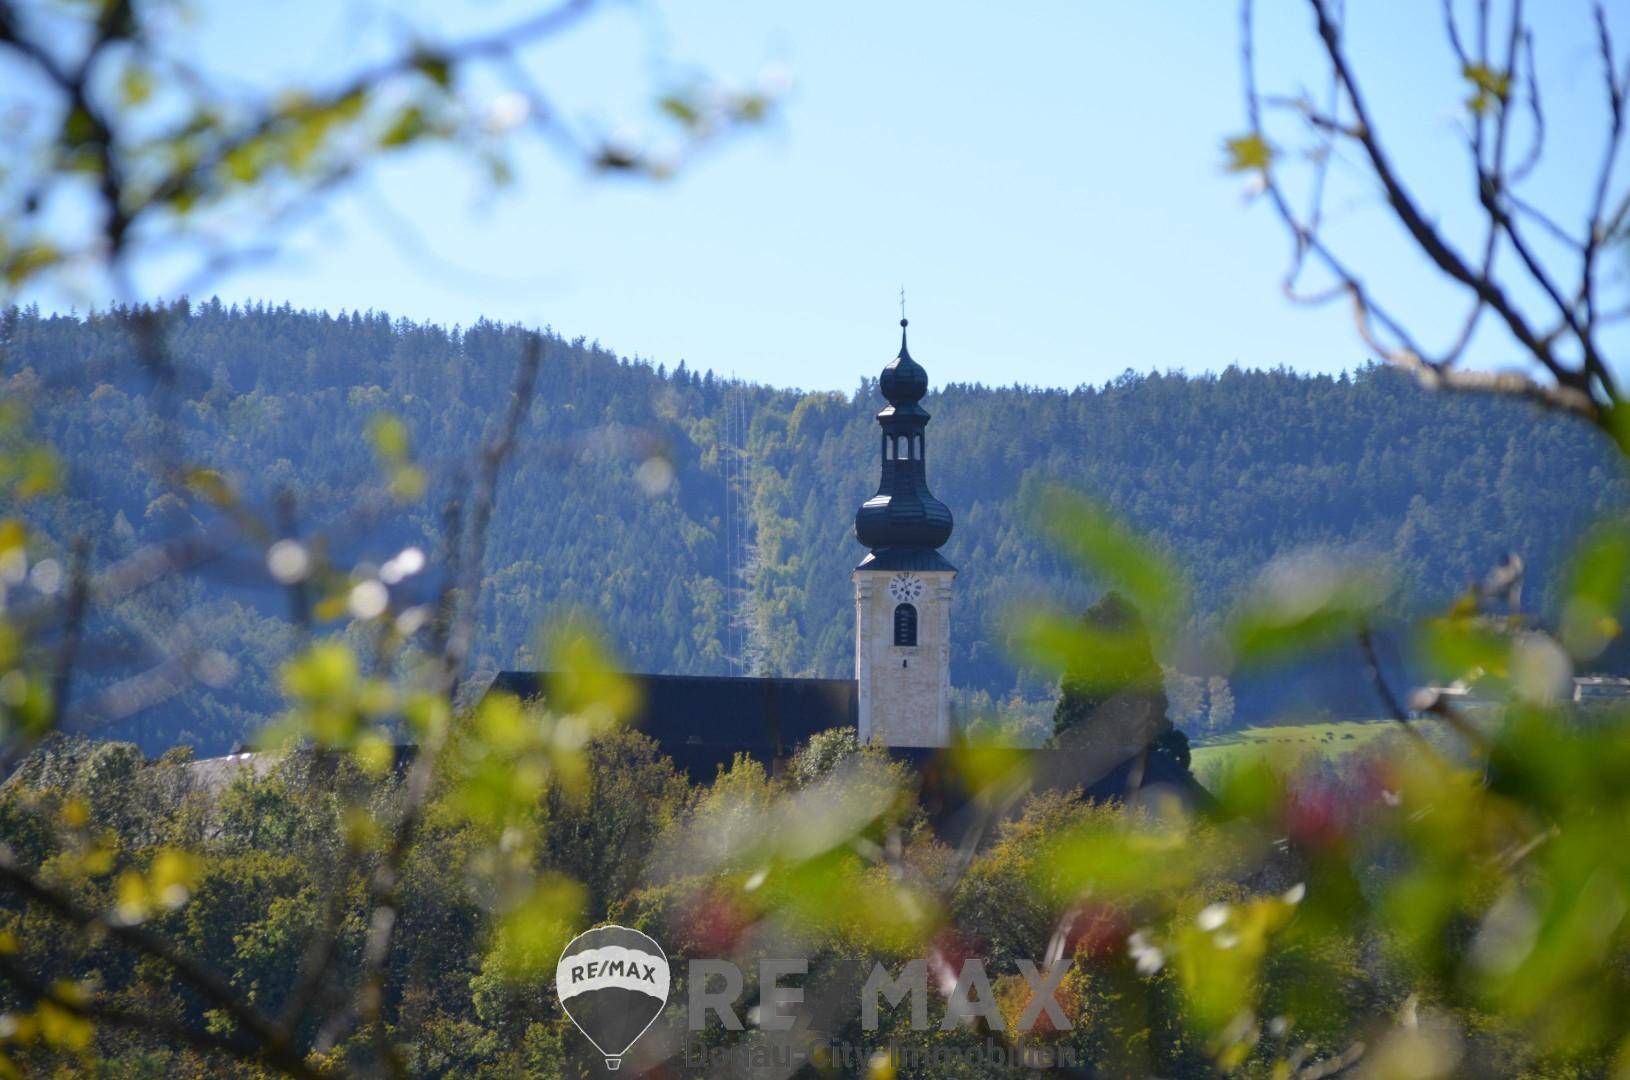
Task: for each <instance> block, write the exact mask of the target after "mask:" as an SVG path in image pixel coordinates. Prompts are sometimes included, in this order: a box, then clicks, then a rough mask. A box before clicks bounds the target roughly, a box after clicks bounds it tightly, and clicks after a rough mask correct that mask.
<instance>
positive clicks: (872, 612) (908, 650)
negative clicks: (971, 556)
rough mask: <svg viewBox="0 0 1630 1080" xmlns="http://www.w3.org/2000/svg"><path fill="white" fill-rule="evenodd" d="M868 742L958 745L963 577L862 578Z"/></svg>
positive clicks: (860, 667) (863, 731) (859, 652)
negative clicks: (954, 722) (954, 654)
mask: <svg viewBox="0 0 1630 1080" xmlns="http://www.w3.org/2000/svg"><path fill="white" fill-rule="evenodd" d="M853 578H854V583H855V679H856V681H858V682H859V684H860V739H861V741H862V742H878V743H882V744H883V745H885V746H948V745H950V742H951V583H952V581H953V580H955V578H956V571H955V570H950V569H945V570H922V571H913V570H856V571H855V572H854V574H853Z"/></svg>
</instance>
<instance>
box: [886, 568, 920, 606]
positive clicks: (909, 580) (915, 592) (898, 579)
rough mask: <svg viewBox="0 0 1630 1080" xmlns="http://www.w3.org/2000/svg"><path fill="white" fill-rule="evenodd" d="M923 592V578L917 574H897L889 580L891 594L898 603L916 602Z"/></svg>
mask: <svg viewBox="0 0 1630 1080" xmlns="http://www.w3.org/2000/svg"><path fill="white" fill-rule="evenodd" d="M922 594H923V579H922V578H920V577H918V576H917V575H916V574H895V575H894V577H893V578H891V579H890V580H889V595H890V596H891V597H893V598H894V602H895V603H897V604H914V603H916V602H917V598H918V597H920V596H922Z"/></svg>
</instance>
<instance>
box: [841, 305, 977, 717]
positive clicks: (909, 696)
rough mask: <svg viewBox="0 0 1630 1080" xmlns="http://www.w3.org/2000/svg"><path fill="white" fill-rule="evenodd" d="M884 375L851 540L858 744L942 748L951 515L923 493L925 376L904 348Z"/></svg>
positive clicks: (947, 709) (947, 689) (947, 695)
mask: <svg viewBox="0 0 1630 1080" xmlns="http://www.w3.org/2000/svg"><path fill="white" fill-rule="evenodd" d="M905 328H906V320H905V319H901V320H900V355H899V356H897V357H895V358H894V362H893V363H891V364H889V365H888V366H887V367H885V368H884V369H883V375H882V377H881V378H880V379H879V380H878V386H879V389H881V390H882V391H883V396H884V397H885V398H887V399H888V402H889V403H888V406H887V407H886V408H884V409H883V411H882V412H880V413H878V414H877V422H878V424H879V425H880V426H881V427H882V428H883V441H882V445H881V453H882V479H881V480H880V481H879V483H878V485H877V494H876V495H873V496H872V497H871V498H870V499H867V500H866V502H865V504H864V505H862V506H861V508H860V510H859V511H857V512H856V514H855V537H856V538H857V539H858V540H859V541H860V542H861V543H862V544H864V545H866V546H867V547H868V548H870V549H871V553H870V554H869V555H867V556H866V557H865V558H864V559H862V560H861V562H860V565H859V566H857V567H855V571H854V574H853V575H852V576H853V580H854V583H855V679H856V681H857V682H858V683H859V687H860V741H861V742H863V743H865V742H874V741H875V742H880V743H882V744H883V745H885V746H945V745H948V744H949V743H950V741H951V700H950V699H951V583H952V581H953V580H954V579H955V578H956V567H954V566H952V565H951V564H950V563H948V562H946V561H945V559H944V557H943V556H941V555H940V553H939V550H938V549H939V547H940V546H941V545H942V544H944V543H945V541H946V540H948V539H950V537H951V511H950V510H949V509H947V508H946V506H945V504H944V503H942V502H940V501H939V500H938V499H936V498H934V496H933V494H932V493H931V492H929V490H928V480H927V477H926V475H925V472H924V465H925V449H926V446H925V442H924V438H923V434H924V428H926V427H927V426H928V413H927V412H926V411H925V410H924V409H923V407H922V406H921V405H920V404H918V402H920V401H921V400H922V397H923V395H924V394H925V393H927V392H928V372H926V371H924V370H923V369H922V365H920V364H918V363H917V362H916V361H915V360H913V359H912V358H911V353H910V352H908V351H907V349H906V331H905Z"/></svg>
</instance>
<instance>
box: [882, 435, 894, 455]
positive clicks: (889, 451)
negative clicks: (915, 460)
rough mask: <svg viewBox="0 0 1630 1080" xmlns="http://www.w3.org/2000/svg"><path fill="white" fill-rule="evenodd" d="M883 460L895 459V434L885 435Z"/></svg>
mask: <svg viewBox="0 0 1630 1080" xmlns="http://www.w3.org/2000/svg"><path fill="white" fill-rule="evenodd" d="M883 460H884V461H893V460H894V436H892V435H885V436H883Z"/></svg>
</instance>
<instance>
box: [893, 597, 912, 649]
mask: <svg viewBox="0 0 1630 1080" xmlns="http://www.w3.org/2000/svg"><path fill="white" fill-rule="evenodd" d="M894 643H895V644H896V645H916V644H917V609H916V608H915V607H913V606H912V605H910V604H901V605H899V606H898V607H896V608H895V609H894Z"/></svg>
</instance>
